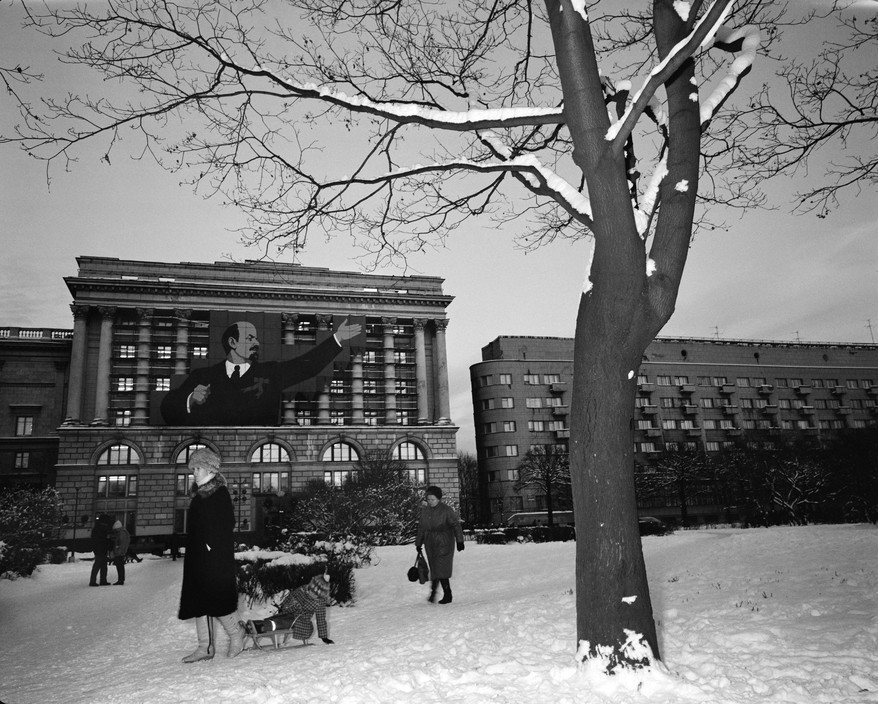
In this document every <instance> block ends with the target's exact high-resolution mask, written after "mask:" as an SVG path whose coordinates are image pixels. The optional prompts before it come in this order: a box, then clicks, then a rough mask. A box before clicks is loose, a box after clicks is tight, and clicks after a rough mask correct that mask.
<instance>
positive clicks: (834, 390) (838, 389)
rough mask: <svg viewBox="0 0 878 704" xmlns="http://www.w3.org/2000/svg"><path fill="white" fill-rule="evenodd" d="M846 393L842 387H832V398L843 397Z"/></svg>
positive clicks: (845, 389)
mask: <svg viewBox="0 0 878 704" xmlns="http://www.w3.org/2000/svg"><path fill="white" fill-rule="evenodd" d="M847 392H848V390H847V388H845V387H844V386H833V387H832V390H831V393H832V395H833V396H844V395H845V394H846V393H847Z"/></svg>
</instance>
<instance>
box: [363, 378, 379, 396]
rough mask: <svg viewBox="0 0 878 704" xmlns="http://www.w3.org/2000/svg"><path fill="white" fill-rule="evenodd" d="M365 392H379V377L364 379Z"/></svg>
mask: <svg viewBox="0 0 878 704" xmlns="http://www.w3.org/2000/svg"><path fill="white" fill-rule="evenodd" d="M363 393H364V394H377V393H378V380H377V379H364V380H363Z"/></svg>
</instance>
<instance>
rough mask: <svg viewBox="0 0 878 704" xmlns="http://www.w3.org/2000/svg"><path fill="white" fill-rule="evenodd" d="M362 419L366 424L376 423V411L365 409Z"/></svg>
mask: <svg viewBox="0 0 878 704" xmlns="http://www.w3.org/2000/svg"><path fill="white" fill-rule="evenodd" d="M363 420H364V421H365V423H366V425H378V411H365V412H364V413H363Z"/></svg>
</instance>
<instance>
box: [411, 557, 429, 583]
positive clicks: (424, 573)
mask: <svg viewBox="0 0 878 704" xmlns="http://www.w3.org/2000/svg"><path fill="white" fill-rule="evenodd" d="M406 576H407V577H408V580H409V582H420V583H421V584H426V583H427V582H429V581H430V566H429V565H428V564H427V560H426V559H425V558H424V556H423V555H422V554H421V553H418V556H417V557H416V558H415V564H413V565H412V566H411V567H409V569H408V572H407V573H406Z"/></svg>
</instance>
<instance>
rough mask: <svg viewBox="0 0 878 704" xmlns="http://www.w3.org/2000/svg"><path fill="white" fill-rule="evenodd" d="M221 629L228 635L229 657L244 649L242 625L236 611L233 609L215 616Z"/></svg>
mask: <svg viewBox="0 0 878 704" xmlns="http://www.w3.org/2000/svg"><path fill="white" fill-rule="evenodd" d="M217 621H219V622H220V624H221V625H222V627H223V629H224V630H225V632H226V633H227V634H228V636H229V653H228V655H229V657H230V658H233V657H235V656H237V655H239V654H240V652H241V651H242V650H244V627H243V626H242V625H241V619H240V618H239V617H238V612H237V611H233V612H232V613H230V614H226V615H225V616H220V617H219V618H217Z"/></svg>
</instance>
